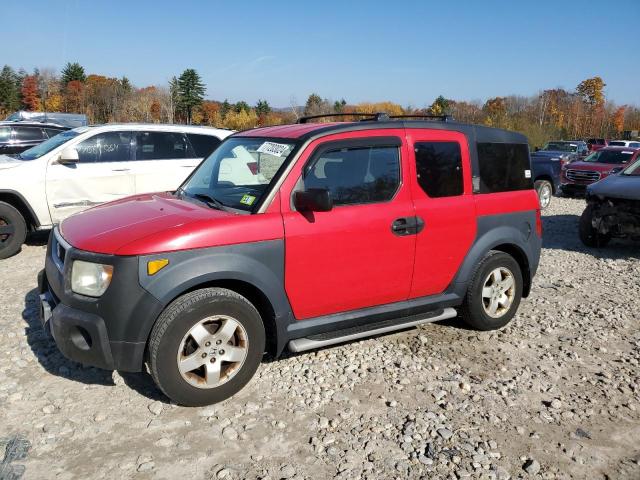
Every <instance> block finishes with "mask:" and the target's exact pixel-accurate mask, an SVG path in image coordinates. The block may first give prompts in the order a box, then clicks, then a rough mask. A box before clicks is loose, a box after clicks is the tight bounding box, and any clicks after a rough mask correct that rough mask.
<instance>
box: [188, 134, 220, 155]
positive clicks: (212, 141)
mask: <svg viewBox="0 0 640 480" xmlns="http://www.w3.org/2000/svg"><path fill="white" fill-rule="evenodd" d="M187 138H188V139H189V142H191V146H192V147H193V153H194V154H195V158H204V157H207V156H209V154H210V153H211V152H213V151H214V150H215V149H216V147H217V146H218V145H220V139H219V138H217V137H214V136H213V135H198V134H195V133H187Z"/></svg>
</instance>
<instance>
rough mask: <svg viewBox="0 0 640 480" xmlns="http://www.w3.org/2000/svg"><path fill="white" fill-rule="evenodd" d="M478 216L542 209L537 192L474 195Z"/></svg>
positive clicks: (524, 191)
mask: <svg viewBox="0 0 640 480" xmlns="http://www.w3.org/2000/svg"><path fill="white" fill-rule="evenodd" d="M474 198H475V201H476V211H477V213H478V216H479V217H480V216H484V215H501V214H505V213H513V212H526V211H534V210H537V209H538V208H540V204H539V202H538V194H537V193H536V191H535V190H533V189H531V190H519V191H515V192H499V193H484V194H476V195H474Z"/></svg>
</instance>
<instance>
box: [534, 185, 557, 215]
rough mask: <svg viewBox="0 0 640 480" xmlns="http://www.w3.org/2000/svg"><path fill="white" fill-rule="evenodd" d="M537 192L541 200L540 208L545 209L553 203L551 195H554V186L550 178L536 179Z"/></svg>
mask: <svg viewBox="0 0 640 480" xmlns="http://www.w3.org/2000/svg"><path fill="white" fill-rule="evenodd" d="M534 187H535V189H536V192H537V193H538V201H539V202H540V209H541V210H544V209H545V208H547V207H548V206H549V205H550V204H551V197H552V196H553V186H552V185H551V182H549V181H548V180H536V181H535V183H534Z"/></svg>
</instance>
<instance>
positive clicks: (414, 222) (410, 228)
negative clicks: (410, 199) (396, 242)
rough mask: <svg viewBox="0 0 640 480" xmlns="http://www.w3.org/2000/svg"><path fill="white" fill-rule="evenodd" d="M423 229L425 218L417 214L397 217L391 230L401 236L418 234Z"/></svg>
mask: <svg viewBox="0 0 640 480" xmlns="http://www.w3.org/2000/svg"><path fill="white" fill-rule="evenodd" d="M422 230H424V220H423V219H422V218H420V217H417V216H416V217H400V218H396V219H395V220H394V221H393V223H392V224H391V231H392V232H393V234H394V235H398V236H399V237H403V236H406V235H417V234H418V233H420V232H421V231H422Z"/></svg>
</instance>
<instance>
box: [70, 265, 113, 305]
mask: <svg viewBox="0 0 640 480" xmlns="http://www.w3.org/2000/svg"><path fill="white" fill-rule="evenodd" d="M112 276H113V266H112V265H101V264H99V263H92V262H83V261H82V260H75V261H74V262H73V267H72V268H71V290H73V291H74V292H75V293H79V294H80V295H86V296H88V297H100V296H102V294H103V293H104V292H105V291H106V290H107V288H108V287H109V284H110V283H111V277H112Z"/></svg>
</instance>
